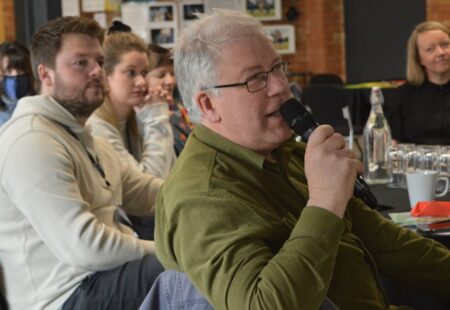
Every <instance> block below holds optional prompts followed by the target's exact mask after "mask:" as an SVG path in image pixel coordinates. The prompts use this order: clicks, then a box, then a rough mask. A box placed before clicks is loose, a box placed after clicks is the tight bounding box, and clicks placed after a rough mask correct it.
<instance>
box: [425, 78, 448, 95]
mask: <svg viewBox="0 0 450 310" xmlns="http://www.w3.org/2000/svg"><path fill="white" fill-rule="evenodd" d="M423 87H424V88H425V89H427V90H430V91H432V92H435V93H439V92H446V93H448V92H450V81H449V82H447V83H445V84H442V85H438V84H435V83H432V82H430V81H429V80H426V81H425V83H423Z"/></svg>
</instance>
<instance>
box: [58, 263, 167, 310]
mask: <svg viewBox="0 0 450 310" xmlns="http://www.w3.org/2000/svg"><path fill="white" fill-rule="evenodd" d="M163 271H164V268H163V267H162V265H161V264H160V263H159V261H158V260H157V259H156V256H155V255H147V256H144V257H143V258H142V259H138V260H134V261H131V262H128V263H126V264H124V265H121V266H119V267H117V268H114V269H111V270H106V271H100V272H96V273H94V274H92V275H90V276H89V277H87V278H86V279H84V280H83V282H82V283H81V284H80V286H79V287H78V288H77V289H76V290H75V291H74V292H73V294H72V295H71V296H70V297H69V299H68V300H67V301H66V302H65V303H64V304H63V307H62V309H63V310H72V309H80V310H81V309H82V310H89V309H93V310H94V309H96V310H101V309H108V310H116V309H117V310H121V309H124V310H125V309H126V310H134V309H138V308H139V306H140V305H141V303H142V301H143V300H144V298H145V296H146V295H147V293H148V292H149V290H150V288H151V286H152V284H153V282H154V281H155V279H156V278H157V277H158V275H159V274H160V273H161V272H163Z"/></svg>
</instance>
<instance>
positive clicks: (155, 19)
mask: <svg viewBox="0 0 450 310" xmlns="http://www.w3.org/2000/svg"><path fill="white" fill-rule="evenodd" d="M148 11H149V14H148V16H149V22H150V24H160V25H161V24H167V23H170V24H172V23H176V8H175V3H173V2H152V3H149V4H148Z"/></svg>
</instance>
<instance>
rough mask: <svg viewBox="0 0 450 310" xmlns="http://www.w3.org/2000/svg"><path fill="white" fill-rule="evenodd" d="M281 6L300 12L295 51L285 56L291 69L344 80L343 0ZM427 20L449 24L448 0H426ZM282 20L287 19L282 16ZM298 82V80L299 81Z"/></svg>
mask: <svg viewBox="0 0 450 310" xmlns="http://www.w3.org/2000/svg"><path fill="white" fill-rule="evenodd" d="M282 3H283V10H284V11H286V10H287V9H288V7H290V6H292V5H294V6H295V7H296V8H297V10H298V11H299V12H300V14H301V15H300V17H299V20H297V21H295V23H293V24H294V25H295V28H296V32H297V33H296V39H297V53H296V54H295V55H289V56H286V57H285V58H286V59H287V60H288V61H289V62H290V63H291V66H290V69H291V70H292V71H294V72H312V73H323V72H328V73H335V74H337V75H339V76H341V78H342V79H343V80H345V33H344V0H298V1H296V0H283V1H282ZM426 10H427V20H436V21H440V22H443V23H445V24H446V25H447V26H449V27H450V1H449V0H427V1H426ZM283 22H287V21H286V20H285V18H284V19H283ZM300 82H301V81H300Z"/></svg>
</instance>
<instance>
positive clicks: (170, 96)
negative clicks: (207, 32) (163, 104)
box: [147, 43, 193, 156]
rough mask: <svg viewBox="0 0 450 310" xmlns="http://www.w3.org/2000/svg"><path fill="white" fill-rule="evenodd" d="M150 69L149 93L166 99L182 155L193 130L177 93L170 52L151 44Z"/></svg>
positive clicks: (175, 141)
mask: <svg viewBox="0 0 450 310" xmlns="http://www.w3.org/2000/svg"><path fill="white" fill-rule="evenodd" d="M148 48H149V61H150V67H151V68H153V69H151V70H150V72H149V73H148V74H147V82H148V87H149V93H154V94H156V95H157V96H159V97H160V98H164V99H165V100H166V101H167V103H168V105H169V109H170V124H171V126H172V130H173V135H174V148H175V153H176V155H177V156H178V155H180V153H181V151H182V150H183V148H184V145H185V143H186V140H187V138H188V136H189V134H190V133H191V131H192V129H193V125H192V123H191V122H190V120H189V117H188V112H187V110H186V108H185V107H184V105H183V103H182V102H181V99H180V98H179V97H180V96H179V95H178V92H177V91H176V82H177V81H176V78H175V73H174V70H173V59H172V55H171V53H170V51H169V50H168V49H166V48H164V47H162V46H159V45H156V44H153V43H152V44H149V46H148Z"/></svg>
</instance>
